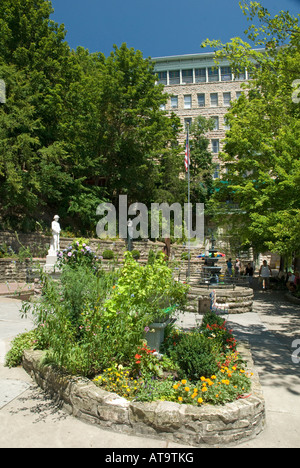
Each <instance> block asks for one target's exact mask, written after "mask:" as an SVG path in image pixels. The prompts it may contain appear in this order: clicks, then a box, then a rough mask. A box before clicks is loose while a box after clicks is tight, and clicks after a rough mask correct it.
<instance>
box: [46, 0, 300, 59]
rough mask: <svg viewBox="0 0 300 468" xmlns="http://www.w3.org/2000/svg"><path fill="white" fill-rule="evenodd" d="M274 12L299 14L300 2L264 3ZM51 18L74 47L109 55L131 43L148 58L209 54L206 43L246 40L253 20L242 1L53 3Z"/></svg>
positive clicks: (69, 0)
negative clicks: (249, 17) (245, 13)
mask: <svg viewBox="0 0 300 468" xmlns="http://www.w3.org/2000/svg"><path fill="white" fill-rule="evenodd" d="M261 3H262V4H263V6H264V7H265V8H267V9H268V10H269V11H270V13H271V14H276V13H278V12H279V11H280V10H289V11H290V13H292V14H293V15H297V14H298V13H300V0H261ZM52 5H53V8H54V10H55V12H54V14H53V15H52V17H51V18H52V19H53V20H54V21H56V22H58V23H60V24H61V23H64V25H65V28H66V30H67V31H68V33H67V36H66V40H67V41H68V43H69V45H70V46H71V47H72V48H76V47H77V46H83V47H85V48H87V49H89V51H90V52H103V53H104V54H105V55H106V56H107V55H109V53H110V52H111V51H112V49H113V44H116V45H118V46H120V45H121V44H122V43H123V42H126V43H127V45H128V47H134V48H135V49H139V50H141V51H142V52H143V55H144V57H148V56H151V57H160V56H166V55H181V54H193V53H200V52H205V50H203V49H201V48H200V44H201V42H202V41H203V40H204V39H206V38H209V39H221V40H222V41H223V42H227V41H229V40H230V38H231V37H234V36H241V37H242V38H244V35H243V31H244V30H245V29H246V28H247V26H248V22H247V20H246V18H245V16H244V15H243V14H242V11H241V10H240V7H239V2H238V0H184V1H183V0H173V1H171V0H148V1H146V0H126V1H124V0H107V1H105V2H104V1H103V0H52Z"/></svg>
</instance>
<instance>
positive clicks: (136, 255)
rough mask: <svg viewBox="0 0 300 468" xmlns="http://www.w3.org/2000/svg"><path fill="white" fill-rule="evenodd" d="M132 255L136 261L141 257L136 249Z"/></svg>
mask: <svg viewBox="0 0 300 468" xmlns="http://www.w3.org/2000/svg"><path fill="white" fill-rule="evenodd" d="M131 255H132V258H134V259H135V260H138V259H139V258H140V256H141V254H140V252H139V250H136V249H135V250H132V252H131Z"/></svg>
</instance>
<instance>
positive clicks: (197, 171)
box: [190, 115, 216, 204]
mask: <svg viewBox="0 0 300 468" xmlns="http://www.w3.org/2000/svg"><path fill="white" fill-rule="evenodd" d="M214 126H215V122H214V119H206V118H205V117H203V116H201V115H200V116H198V117H197V118H196V119H195V120H194V122H193V123H192V126H191V130H190V140H191V141H190V150H191V166H190V173H191V202H192V203H193V204H195V203H205V204H207V203H208V201H209V199H210V197H211V195H212V193H213V172H214V170H215V167H216V165H215V164H214V163H213V156H212V153H211V152H210V151H209V150H208V146H209V140H208V138H207V136H206V135H207V133H208V132H209V131H211V130H213V129H214Z"/></svg>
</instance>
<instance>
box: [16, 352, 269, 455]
mask: <svg viewBox="0 0 300 468" xmlns="http://www.w3.org/2000/svg"><path fill="white" fill-rule="evenodd" d="M239 351H240V352H241V353H242V355H243V358H244V359H245V360H246V361H247V362H248V370H249V371H252V372H254V376H253V378H252V379H253V380H252V389H251V394H250V395H247V397H246V398H244V399H239V400H236V401H234V402H232V403H227V404H226V405H223V406H221V405H220V406H212V405H205V406H202V407H195V406H192V405H185V404H179V403H173V402H168V401H155V402H151V403H142V402H131V401H128V400H126V399H125V398H122V397H120V396H118V395H116V394H114V393H109V392H107V391H105V390H103V389H101V388H99V387H97V386H96V385H95V384H94V383H93V382H92V381H90V380H88V379H83V378H78V377H71V376H69V375H66V374H65V373H63V372H59V371H57V370H55V369H54V368H52V367H51V366H43V365H42V364H41V361H42V358H43V355H44V353H43V352H42V351H25V352H24V357H23V367H24V368H25V370H26V371H27V372H28V373H29V374H30V375H31V377H32V378H33V379H34V380H35V381H36V382H37V384H38V385H39V386H40V387H41V388H42V389H43V390H45V391H47V392H49V393H50V394H51V395H52V397H53V398H55V399H56V400H57V402H59V403H60V404H62V407H63V408H64V410H66V411H67V412H68V413H70V414H72V415H73V416H75V417H77V418H80V419H82V420H84V421H87V422H89V423H92V424H98V425H99V426H101V427H103V428H107V429H112V430H114V431H117V432H122V433H125V434H132V435H146V436H150V437H153V438H160V439H161V438H165V439H166V440H169V441H173V442H177V443H181V444H188V445H192V446H195V447H198V446H199V447H202V446H220V445H224V446H225V445H226V446H228V445H230V444H234V443H235V444H236V443H238V442H242V441H244V440H246V439H249V438H253V437H255V436H256V435H258V434H259V433H260V432H261V431H262V430H263V428H264V424H265V403H264V398H263V394H262V390H261V387H260V383H259V378H258V375H257V374H256V373H255V371H254V364H253V361H252V357H251V352H250V349H249V346H248V345H246V344H243V345H241V348H240V349H239Z"/></svg>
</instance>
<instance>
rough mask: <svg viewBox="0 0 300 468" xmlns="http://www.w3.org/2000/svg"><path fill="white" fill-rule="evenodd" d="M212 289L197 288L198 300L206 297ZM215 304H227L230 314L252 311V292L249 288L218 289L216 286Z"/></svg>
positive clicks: (207, 297)
mask: <svg viewBox="0 0 300 468" xmlns="http://www.w3.org/2000/svg"><path fill="white" fill-rule="evenodd" d="M211 292H212V289H206V288H198V300H200V301H201V300H203V299H207V300H208V301H209V295H210V293H211ZM216 296H217V304H220V305H221V304H228V311H229V313H230V314H244V313H246V312H252V309H253V301H254V293H253V289H251V288H244V287H241V286H236V288H235V289H233V288H232V287H231V288H228V289H222V288H220V289H218V288H216Z"/></svg>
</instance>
